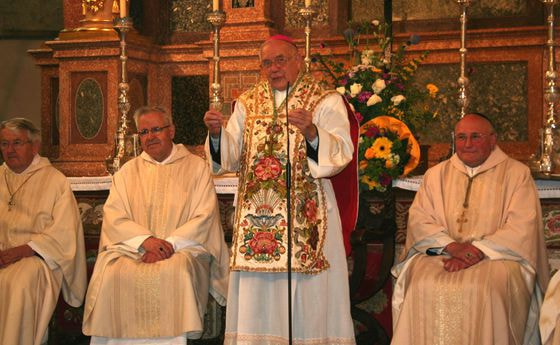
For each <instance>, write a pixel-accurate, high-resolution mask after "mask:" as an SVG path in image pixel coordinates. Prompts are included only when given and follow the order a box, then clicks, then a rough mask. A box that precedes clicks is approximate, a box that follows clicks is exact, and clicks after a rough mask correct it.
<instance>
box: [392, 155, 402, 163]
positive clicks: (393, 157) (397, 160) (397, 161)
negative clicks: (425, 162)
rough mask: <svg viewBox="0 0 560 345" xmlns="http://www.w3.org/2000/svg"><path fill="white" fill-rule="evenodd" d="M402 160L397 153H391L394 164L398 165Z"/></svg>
mask: <svg viewBox="0 0 560 345" xmlns="http://www.w3.org/2000/svg"><path fill="white" fill-rule="evenodd" d="M400 161H401V157H400V156H399V155H398V154H396V153H391V162H392V163H393V165H398V164H399V162H400Z"/></svg>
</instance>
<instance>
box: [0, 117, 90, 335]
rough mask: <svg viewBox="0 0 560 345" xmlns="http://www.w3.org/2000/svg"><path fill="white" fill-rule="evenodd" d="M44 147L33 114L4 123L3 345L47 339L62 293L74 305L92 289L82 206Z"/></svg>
mask: <svg viewBox="0 0 560 345" xmlns="http://www.w3.org/2000/svg"><path fill="white" fill-rule="evenodd" d="M40 145H41V132H40V131H39V130H38V129H37V128H36V127H35V125H33V123H31V122H30V121H29V120H26V119H23V118H14V119H11V120H7V121H4V122H2V123H1V124H0V149H1V151H2V157H3V158H4V161H5V162H4V164H2V166H0V184H2V185H3V186H2V187H0V344H13V345H16V344H26V345H39V344H44V343H46V341H47V327H48V324H49V321H50V319H51V316H52V313H53V311H54V308H55V306H56V303H57V301H58V296H59V294H60V291H61V290H62V296H63V298H64V300H65V301H66V302H67V303H68V304H70V305H71V306H74V307H79V306H80V305H81V304H82V301H83V299H84V295H85V292H86V285H87V283H86V261H85V248H84V236H83V231H82V222H81V219H80V213H79V211H78V205H77V204H76V199H75V198H74V194H73V193H72V190H71V189H70V184H69V183H68V180H67V179H66V177H65V176H64V175H63V174H62V173H60V172H59V171H58V170H57V169H55V168H54V167H53V166H52V165H51V163H50V162H49V161H48V159H46V158H44V157H41V156H40V155H39V148H40Z"/></svg>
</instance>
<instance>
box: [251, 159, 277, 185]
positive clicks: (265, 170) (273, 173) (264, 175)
mask: <svg viewBox="0 0 560 345" xmlns="http://www.w3.org/2000/svg"><path fill="white" fill-rule="evenodd" d="M281 172H282V165H281V164H280V162H279V161H278V160H277V159H276V158H274V157H264V158H261V159H260V160H259V162H258V163H257V166H256V167H255V176H257V178H258V179H259V180H261V181H268V180H273V179H276V178H277V177H278V176H280V173H281Z"/></svg>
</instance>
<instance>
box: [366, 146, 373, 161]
mask: <svg viewBox="0 0 560 345" xmlns="http://www.w3.org/2000/svg"><path fill="white" fill-rule="evenodd" d="M364 156H365V157H366V159H373V158H375V150H374V149H373V147H370V148H368V149H367V150H366V153H364Z"/></svg>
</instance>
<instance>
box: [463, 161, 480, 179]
mask: <svg viewBox="0 0 560 345" xmlns="http://www.w3.org/2000/svg"><path fill="white" fill-rule="evenodd" d="M463 164H464V165H465V169H466V170H467V175H469V177H473V176H474V175H476V173H477V172H478V170H480V167H481V165H482V164H481V165H479V166H476V167H474V168H471V167H470V166H468V165H466V164H465V163H463Z"/></svg>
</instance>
